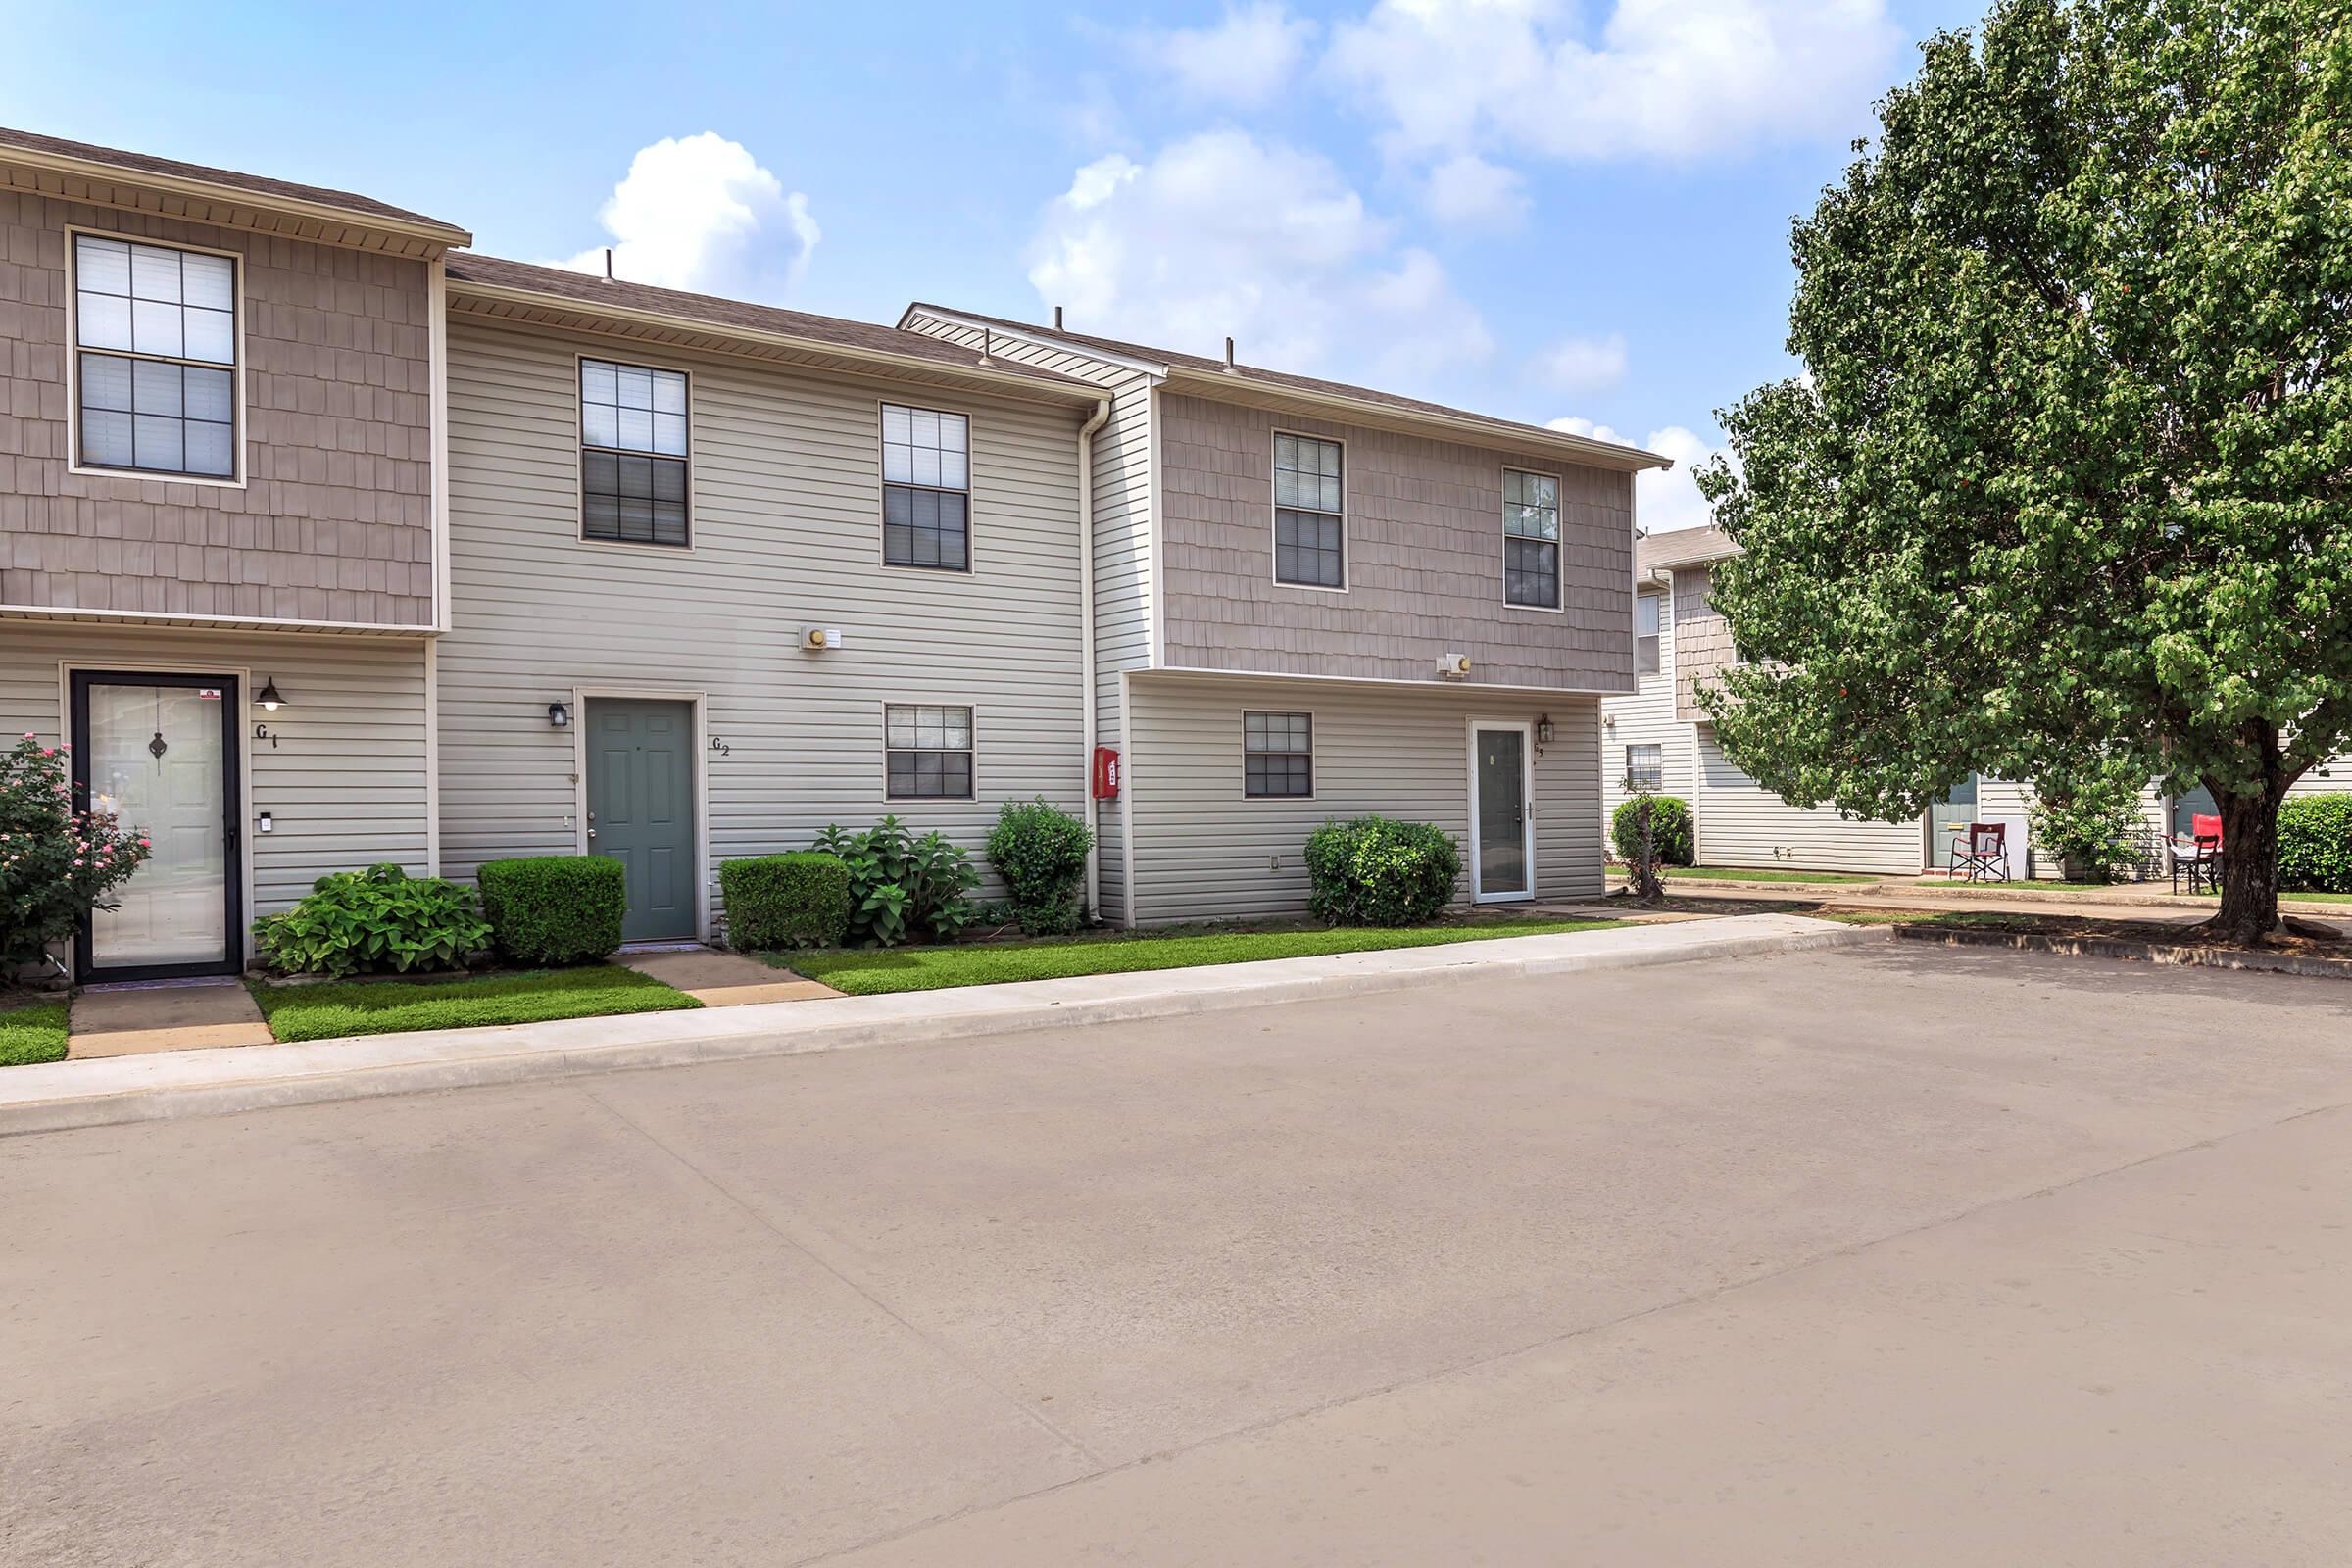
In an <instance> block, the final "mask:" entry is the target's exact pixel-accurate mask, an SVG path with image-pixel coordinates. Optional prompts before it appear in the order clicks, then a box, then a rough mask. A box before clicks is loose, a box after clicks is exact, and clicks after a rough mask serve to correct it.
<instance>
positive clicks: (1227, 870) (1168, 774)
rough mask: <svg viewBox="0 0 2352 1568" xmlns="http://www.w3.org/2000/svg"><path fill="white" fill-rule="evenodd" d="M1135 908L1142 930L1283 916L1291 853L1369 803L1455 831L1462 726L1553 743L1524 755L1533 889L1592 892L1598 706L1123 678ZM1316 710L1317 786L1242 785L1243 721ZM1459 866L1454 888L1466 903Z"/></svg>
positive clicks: (1303, 881) (1296, 873)
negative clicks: (1515, 727) (1273, 796)
mask: <svg viewBox="0 0 2352 1568" xmlns="http://www.w3.org/2000/svg"><path fill="white" fill-rule="evenodd" d="M1130 684H1131V689H1132V694H1133V698H1134V703H1135V712H1134V715H1133V717H1134V745H1133V748H1132V749H1131V751H1130V753H1129V757H1130V762H1131V767H1130V771H1129V775H1128V788H1129V789H1130V790H1131V791H1132V792H1133V800H1132V801H1131V803H1130V806H1131V809H1132V810H1133V812H1134V818H1135V842H1136V853H1137V862H1136V909H1137V916H1138V918H1139V919H1140V920H1141V921H1142V922H1143V923H1146V924H1165V923H1167V922H1170V921H1179V920H1204V919H1219V918H1231V917H1241V916H1253V915H1256V916H1262V915H1284V914H1296V913H1299V911H1301V910H1303V909H1304V908H1305V907H1306V898H1307V878H1306V864H1305V858H1304V850H1305V845H1306V837H1307V835H1308V834H1309V833H1311V832H1312V831H1314V829H1315V828H1316V827H1317V826H1318V825H1319V824H1321V823H1322V822H1323V821H1325V820H1326V819H1328V818H1332V817H1348V816H1356V815H1360V814H1362V813H1364V812H1367V811H1376V812H1379V813H1381V814H1382V815H1386V816H1397V817H1404V818H1409V819H1411V820H1415V821H1424V822H1434V823H1436V824H1437V825H1438V826H1439V827H1441V828H1443V829H1445V831H1446V832H1447V833H1449V834H1452V835H1453V836H1454V837H1455V839H1456V841H1457V842H1462V841H1464V840H1466V838H1467V836H1468V833H1469V825H1470V775H1469V749H1468V747H1469V739H1468V727H1467V722H1466V721H1467V720H1468V719H1469V718H1471V717H1472V716H1474V715H1475V716H1477V717H1480V718H1492V719H1504V720H1523V721H1525V722H1528V723H1531V724H1532V723H1534V722H1535V721H1536V720H1537V719H1538V718H1539V717H1541V716H1543V715H1544V714H1545V713H1548V714H1549V715H1550V717H1551V721H1552V724H1553V726H1554V734H1553V738H1552V744H1551V745H1550V746H1548V747H1544V748H1543V749H1542V755H1541V756H1539V757H1538V758H1537V759H1536V763H1535V773H1536V803H1535V804H1536V889H1537V892H1538V894H1539V895H1540V896H1541V897H1544V898H1547V899H1561V898H1592V897H1596V896H1598V895H1599V894H1600V892H1601V891H1602V870H1601V850H1600V830H1599V807H1598V803H1599V798H1600V794H1599V779H1598V777H1597V775H1596V773H1595V771H1594V766H1593V758H1594V755H1595V747H1596V745H1597V735H1598V730H1599V723H1600V719H1599V704H1598V702H1597V701H1596V700H1594V699H1593V698H1590V697H1577V696H1566V695H1561V696H1552V697H1543V698H1538V697H1534V696H1530V695H1527V694H1523V693H1522V694H1503V693H1491V694H1481V693H1478V692H1473V691H1464V690H1461V689H1458V688H1450V687H1447V688H1435V687H1433V688H1430V689H1427V690H1413V689H1409V688H1384V687H1377V686H1362V685H1347V684H1343V683H1339V682H1327V681H1304V680H1255V681H1253V680H1248V679H1230V678H1224V677H1217V676H1200V675H1184V674H1173V673H1160V674H1146V675H1142V676H1138V677H1136V678H1135V679H1134V680H1133V681H1132V682H1131V683H1130ZM1253 709H1255V710H1268V711H1283V712H1308V713H1312V714H1313V715H1314V752H1315V795H1314V798H1313V799H1311V800H1251V799H1249V798H1247V797H1245V796H1244V795H1243V793H1242V714H1243V712H1244V711H1247V710H1253ZM1467 876H1468V864H1467V860H1466V859H1465V862H1464V880H1463V881H1462V882H1461V883H1459V884H1457V886H1456V889H1455V896H1456V898H1457V899H1460V900H1467V899H1468V898H1469V886H1468V881H1467Z"/></svg>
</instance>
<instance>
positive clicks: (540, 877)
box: [474, 855, 629, 967]
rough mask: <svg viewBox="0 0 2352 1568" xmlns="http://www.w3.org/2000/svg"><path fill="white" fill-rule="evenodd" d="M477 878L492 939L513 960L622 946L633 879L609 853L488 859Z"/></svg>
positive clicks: (599, 953)
mask: <svg viewBox="0 0 2352 1568" xmlns="http://www.w3.org/2000/svg"><path fill="white" fill-rule="evenodd" d="M474 881H475V882H476V883H478V884H479V885H480V887H481V890H482V912H483V913H484V914H486V915H488V916H489V918H490V938H491V942H492V944H493V945H494V946H495V947H496V948H497V949H498V951H499V954H500V955H501V956H504V957H506V958H509V959H512V960H513V961H515V962H516V963H524V964H531V965H534V966H555V967H561V966H563V965H564V964H569V963H594V962H596V961H597V960H598V959H600V958H605V957H610V956H612V955H613V952H614V951H616V950H617V949H618V948H619V947H620V921H621V916H623V915H624V914H626V913H627V912H628V908H629V887H628V881H627V876H626V873H624V872H623V871H622V870H621V866H620V862H619V861H618V860H615V859H613V858H611V857H610V856H604V855H543V856H536V857H531V858H522V859H514V860H485V861H483V862H482V866H481V869H479V870H478V871H476V872H474Z"/></svg>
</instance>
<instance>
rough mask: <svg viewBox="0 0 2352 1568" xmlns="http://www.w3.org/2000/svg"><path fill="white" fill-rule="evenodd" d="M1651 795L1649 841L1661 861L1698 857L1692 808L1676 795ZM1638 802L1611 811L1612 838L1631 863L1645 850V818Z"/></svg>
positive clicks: (1669, 862) (1672, 862)
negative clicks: (1643, 827)
mask: <svg viewBox="0 0 2352 1568" xmlns="http://www.w3.org/2000/svg"><path fill="white" fill-rule="evenodd" d="M1647 799H1648V801H1649V812H1650V814H1649V842H1650V847H1651V848H1652V849H1654V850H1655V851H1656V852H1657V856H1658V859H1659V861H1660V862H1661V863H1663V864H1666V865H1689V864H1691V862H1692V861H1693V860H1695V859H1696V858H1698V854H1697V852H1698V845H1697V840H1696V838H1695V837H1694V836H1693V835H1692V833H1691V808H1690V807H1689V806H1688V805H1687V804H1685V803H1684V802H1683V801H1682V800H1681V799H1680V798H1679V797H1677V796H1673V795H1652V796H1649V797H1647ZM1637 804H1638V803H1637V802H1634V801H1626V802H1624V803H1623V804H1621V805H1620V806H1619V807H1618V808H1617V809H1616V810H1615V811H1612V812H1611V813H1610V814H1609V841H1610V842H1611V843H1612V844H1614V845H1615V846H1616V847H1617V858H1618V859H1620V860H1623V861H1624V862H1625V863H1626V864H1628V865H1631V864H1633V863H1634V861H1635V859H1636V858H1638V857H1639V856H1640V855H1641V853H1642V822H1641V818H1640V816H1639V815H1638V813H1637V811H1636V806H1637Z"/></svg>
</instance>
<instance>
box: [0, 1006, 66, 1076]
mask: <svg viewBox="0 0 2352 1568" xmlns="http://www.w3.org/2000/svg"><path fill="white" fill-rule="evenodd" d="M67 1017H68V1012H67V1006H66V1004H64V1003H62V1002H36V1003H34V1004H33V1005H30V1006H28V1007H10V1008H8V1009H6V1010H5V1011H0V1067H29V1066H31V1065H32V1064H33V1063H34V1062H39V1061H63V1060H65V1059H66V1035H67V1022H66V1020H67Z"/></svg>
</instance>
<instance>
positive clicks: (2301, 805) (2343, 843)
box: [2278, 795, 2352, 893]
mask: <svg viewBox="0 0 2352 1568" xmlns="http://www.w3.org/2000/svg"><path fill="white" fill-rule="evenodd" d="M2278 885H2279V886H2280V887H2281V888H2290V889H2298V890H2300V891H2303V892H2307V893H2352V795H2302V796H2297V797H2296V798H2295V799H2293V800H2291V801H2283V802H2281V803H2280V804H2279V807H2278Z"/></svg>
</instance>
